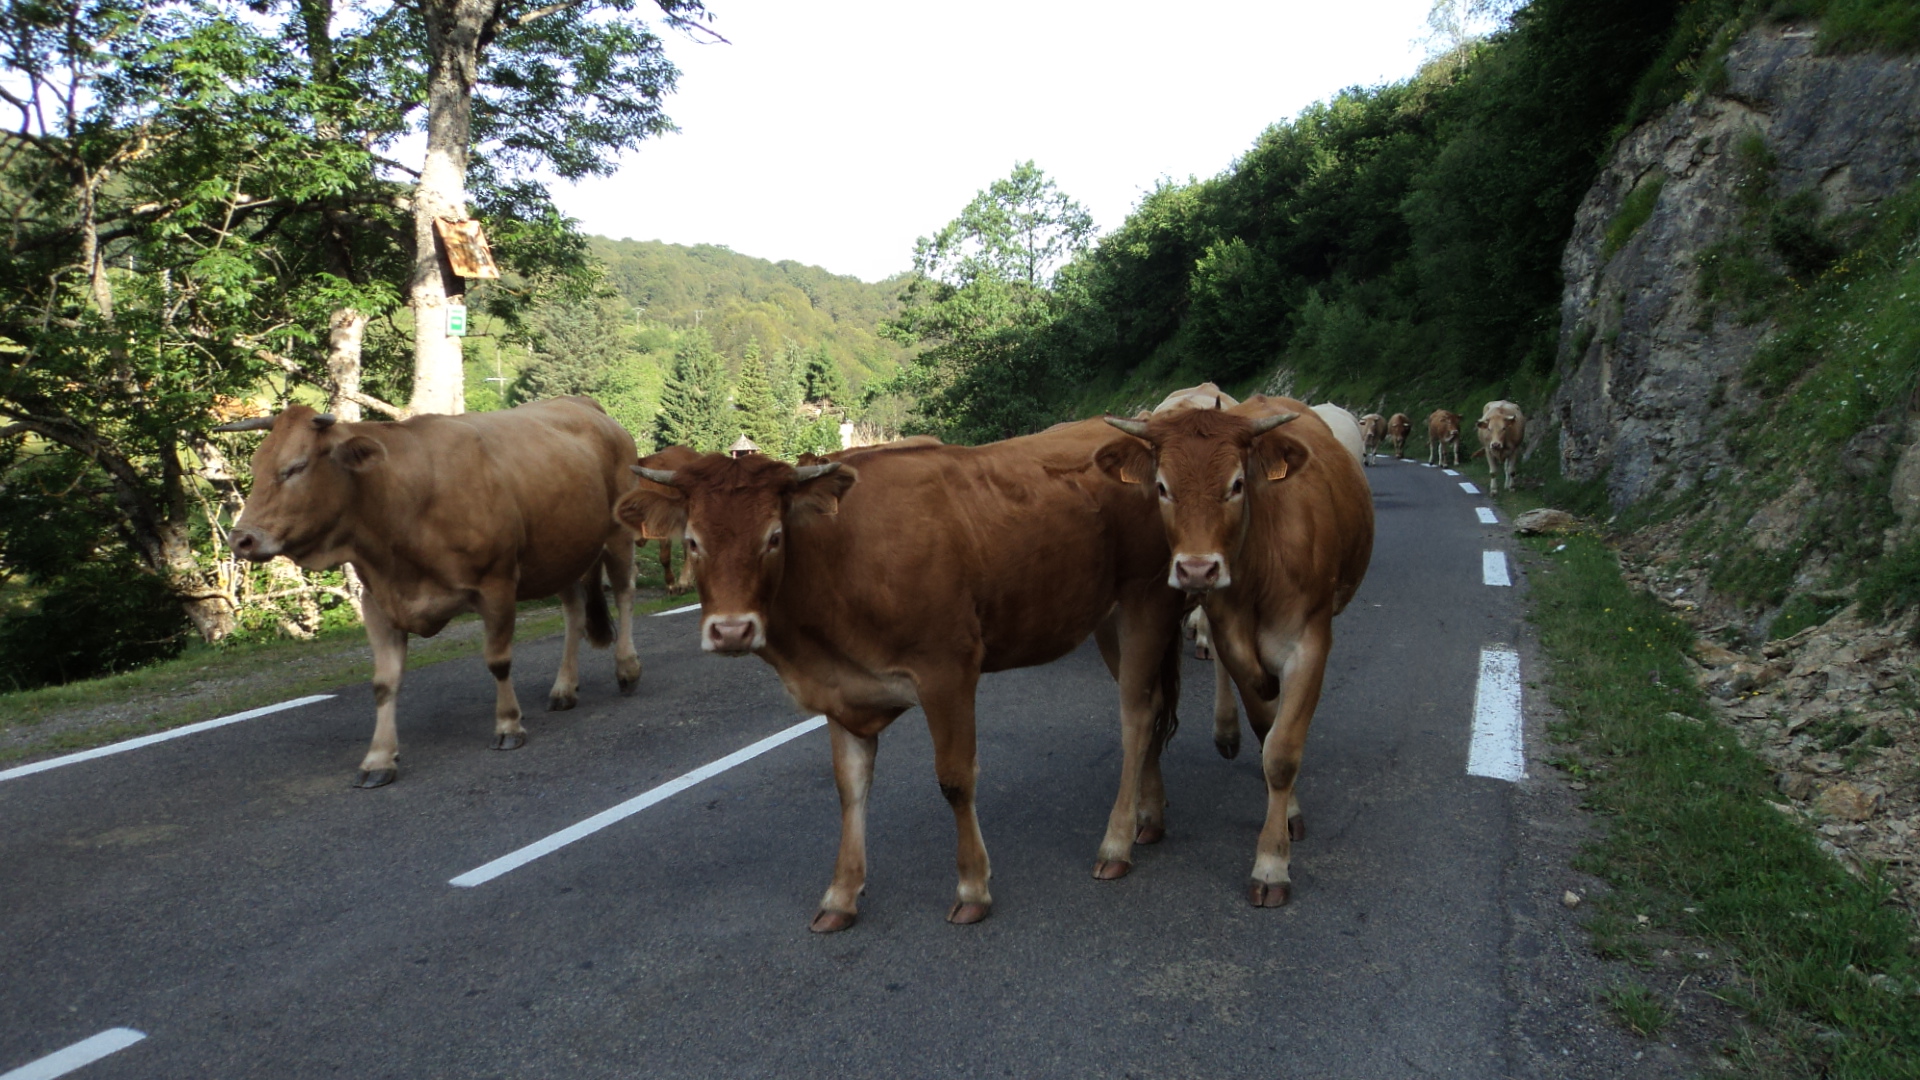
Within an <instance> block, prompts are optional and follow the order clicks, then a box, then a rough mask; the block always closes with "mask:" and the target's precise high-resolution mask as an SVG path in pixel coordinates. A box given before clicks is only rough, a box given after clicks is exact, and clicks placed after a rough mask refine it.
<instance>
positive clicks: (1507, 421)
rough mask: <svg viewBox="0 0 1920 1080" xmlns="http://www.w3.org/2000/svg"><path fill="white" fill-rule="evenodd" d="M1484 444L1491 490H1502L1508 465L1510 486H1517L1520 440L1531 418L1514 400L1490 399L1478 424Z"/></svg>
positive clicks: (1524, 434)
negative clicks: (1515, 470)
mask: <svg viewBox="0 0 1920 1080" xmlns="http://www.w3.org/2000/svg"><path fill="white" fill-rule="evenodd" d="M1474 427H1475V429H1476V430H1478V432H1479V434H1480V445H1481V446H1482V447H1484V448H1486V451H1487V494H1489V495H1498V494H1500V470H1501V467H1502V466H1505V468H1506V472H1507V490H1508V491H1512V490H1513V467H1514V465H1516V464H1518V463H1519V461H1520V444H1521V442H1522V441H1523V440H1525V439H1526V437H1527V418H1526V415H1525V414H1523V413H1522V412H1521V411H1520V406H1518V405H1515V404H1514V403H1513V402H1511V401H1489V402H1487V407H1486V408H1485V409H1483V410H1481V412H1480V419H1479V421H1478V422H1476V423H1475V424H1474Z"/></svg>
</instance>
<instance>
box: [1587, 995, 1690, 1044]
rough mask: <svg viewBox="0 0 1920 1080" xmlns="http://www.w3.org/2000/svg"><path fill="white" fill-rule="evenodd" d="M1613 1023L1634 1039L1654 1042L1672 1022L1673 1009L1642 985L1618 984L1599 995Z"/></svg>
mask: <svg viewBox="0 0 1920 1080" xmlns="http://www.w3.org/2000/svg"><path fill="white" fill-rule="evenodd" d="M1600 999H1601V1000H1602V1001H1604V1002H1606V1003H1607V1008H1609V1009H1611V1010H1612V1011H1613V1016H1614V1019H1616V1020H1618V1021H1620V1023H1621V1024H1622V1025H1623V1026H1624V1027H1625V1028H1626V1029H1627V1030H1628V1031H1631V1032H1633V1033H1634V1034H1635V1035H1640V1036H1644V1037H1646V1038H1652V1037H1653V1036H1655V1035H1658V1034H1660V1032H1662V1031H1664V1030H1665V1029H1666V1026H1667V1025H1668V1024H1670V1023H1672V1022H1673V1016H1674V1011H1673V1007H1672V1005H1670V1004H1669V1003H1668V1002H1667V1001H1666V1000H1664V999H1662V998H1661V997H1660V995H1658V994H1656V993H1654V992H1653V991H1651V990H1649V989H1647V988H1646V987H1644V986H1642V985H1640V984H1639V983H1633V982H1628V983H1616V984H1615V985H1613V986H1609V987H1607V988H1606V989H1605V990H1602V991H1601V992H1600Z"/></svg>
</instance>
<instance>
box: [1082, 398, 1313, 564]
mask: <svg viewBox="0 0 1920 1080" xmlns="http://www.w3.org/2000/svg"><path fill="white" fill-rule="evenodd" d="M1298 416H1299V414H1298V413H1292V412H1286V413H1276V414H1274V415H1271V416H1260V417H1247V416H1241V415H1239V414H1238V413H1231V412H1222V411H1219V410H1216V409H1180V410H1175V411H1172V412H1165V413H1157V414H1155V415H1154V416H1152V417H1150V418H1148V419H1147V420H1144V421H1142V420H1122V419H1120V418H1119V417H1114V416H1109V417H1107V418H1106V420H1107V423H1109V424H1112V425H1113V426H1114V427H1116V428H1119V429H1120V430H1121V431H1124V432H1126V433H1127V435H1128V437H1127V438H1124V439H1116V440H1114V441H1113V442H1110V443H1108V444H1106V445H1105V446H1102V447H1101V448H1100V449H1099V450H1098V451H1096V452H1095V454H1094V462H1095V464H1097V465H1098V466H1099V468H1100V470H1101V471H1102V472H1104V473H1106V474H1107V475H1108V476H1111V477H1113V478H1114V479H1116V480H1119V481H1121V482H1122V483H1127V484H1143V485H1151V486H1152V489H1153V493H1154V496H1155V497H1156V498H1158V499H1159V500H1160V518H1161V520H1162V521H1163V522H1165V523H1166V527H1167V544H1168V546H1169V547H1170V548H1172V549H1173V561H1172V563H1171V564H1170V565H1169V566H1168V568H1167V584H1168V585H1171V586H1172V587H1174V588H1176V589H1184V590H1186V591H1188V592H1195V593H1198V592H1207V591H1210V590H1213V589H1224V588H1226V587H1227V586H1228V585H1231V584H1232V583H1233V565H1232V561H1233V560H1234V559H1235V558H1238V557H1239V554H1240V547H1241V544H1242V542H1243V541H1244V540H1245V539H1246V535H1247V523H1248V517H1247V499H1248V496H1249V494H1251V493H1257V492H1258V490H1259V489H1260V488H1262V487H1263V486H1265V485H1267V484H1275V483H1283V482H1285V481H1286V479H1287V478H1288V477H1290V476H1294V475H1296V474H1298V473H1299V471H1300V469H1301V467H1302V466H1304V465H1305V464H1306V463H1307V460H1308V459H1309V458H1310V457H1311V456H1312V452H1311V451H1309V450H1308V449H1307V447H1306V446H1305V445H1304V444H1303V443H1301V442H1300V441H1299V440H1298V439H1295V438H1293V437H1292V436H1290V435H1288V434H1287V433H1286V432H1285V431H1284V430H1277V429H1279V428H1280V427H1281V425H1283V424H1285V423H1287V422H1288V421H1290V420H1293V419H1295V418H1296V417H1298Z"/></svg>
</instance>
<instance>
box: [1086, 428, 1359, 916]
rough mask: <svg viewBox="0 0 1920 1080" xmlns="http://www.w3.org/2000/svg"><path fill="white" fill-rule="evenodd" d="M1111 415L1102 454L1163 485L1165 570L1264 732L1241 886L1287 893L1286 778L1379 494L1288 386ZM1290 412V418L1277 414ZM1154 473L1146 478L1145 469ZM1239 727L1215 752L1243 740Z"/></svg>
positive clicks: (1258, 900)
mask: <svg viewBox="0 0 1920 1080" xmlns="http://www.w3.org/2000/svg"><path fill="white" fill-rule="evenodd" d="M1107 422H1108V423H1109V424H1112V425H1113V426H1114V427H1117V428H1119V429H1120V430H1121V431H1124V432H1126V433H1127V436H1128V437H1127V438H1123V439H1117V440H1115V441H1113V442H1110V443H1109V444H1108V445H1107V446H1105V447H1102V448H1101V450H1100V451H1099V453H1098V455H1097V457H1096V460H1097V461H1098V463H1099V465H1100V467H1101V468H1102V469H1103V470H1104V471H1106V472H1107V473H1108V475H1110V476H1113V477H1115V478H1117V479H1120V480H1123V481H1127V482H1131V483H1134V484H1138V485H1139V488H1138V490H1140V491H1141V492H1142V499H1143V501H1144V500H1146V499H1153V498H1155V497H1156V496H1157V501H1158V503H1159V507H1160V516H1161V520H1162V522H1163V523H1164V525H1165V527H1166V533H1167V539H1168V543H1169V547H1170V549H1171V564H1170V567H1169V571H1168V583H1169V584H1171V585H1173V586H1175V587H1177V588H1180V589H1183V590H1186V591H1187V592H1189V593H1192V594H1197V595H1199V596H1201V597H1202V598H1203V603H1204V606H1205V609H1206V612H1207V621H1208V623H1209V625H1210V626H1211V627H1212V630H1213V646H1214V651H1215V656H1216V657H1217V658H1218V659H1219V661H1220V662H1222V663H1224V664H1225V666H1226V669H1227V671H1228V673H1229V674H1230V675H1231V677H1232V679H1233V682H1234V683H1235V685H1237V686H1238V687H1239V690H1240V696H1241V700H1242V702H1243V703H1244V704H1245V706H1246V710H1247V719H1248V722H1249V723H1250V724H1251V725H1252V727H1253V731H1254V734H1255V736H1257V737H1258V738H1259V739H1260V740H1261V765H1262V769H1263V771H1264V772H1265V774H1266V780H1267V818H1266V825H1265V827H1264V828H1263V829H1262V830H1261V832H1260V840H1259V843H1258V846H1257V847H1256V849H1255V856H1254V863H1253V873H1252V877H1251V880H1250V881H1249V883H1248V889H1247V898H1248V900H1249V901H1250V902H1251V903H1253V904H1254V905H1255V906H1256V907H1278V906H1279V905H1281V904H1284V903H1286V902H1287V900H1288V898H1289V896H1290V894H1291V883H1290V878H1289V877H1288V872H1287V871H1288V863H1289V859H1290V856H1291V848H1292V841H1293V840H1297V839H1300V838H1301V837H1302V836H1304V835H1305V830H1304V828H1303V826H1302V822H1301V818H1300V807H1299V802H1298V800H1297V799H1296V798H1295V794H1294V786H1295V781H1296V778H1297V777H1298V776H1299V772H1300V758H1301V752H1302V749H1303V748H1304V747H1305V745H1306V739H1307V728H1308V725H1309V724H1310V723H1311V722H1312V720H1313V712H1314V708H1315V706H1317V705H1318V704H1319V700H1320V688H1321V682H1322V680H1323V678H1324V676H1325V673H1326V663H1327V653H1328V651H1329V649H1331V647H1332V645H1333V617H1334V616H1335V615H1337V614H1339V613H1340V611H1341V609H1343V608H1344V607H1346V605H1347V602H1348V601H1349V600H1351V599H1353V594H1354V593H1355V591H1357V590H1358V589H1359V587H1360V581H1361V579H1362V578H1363V577H1364V576H1365V575H1366V570H1367V563H1368V561H1369V560H1370V559H1371V557H1372V552H1373V503H1372V498H1371V494H1370V491H1369V488H1368V485H1367V480H1366V476H1365V474H1364V473H1362V472H1361V468H1360V464H1359V463H1358V462H1357V461H1355V460H1354V457H1353V455H1352V454H1351V453H1350V452H1349V451H1348V450H1347V449H1346V448H1345V447H1344V446H1343V445H1342V444H1341V443H1340V441H1339V440H1337V439H1336V438H1335V437H1334V435H1333V433H1332V432H1331V431H1330V430H1329V429H1328V428H1327V426H1326V425H1325V423H1324V422H1322V421H1321V420H1320V419H1319V417H1318V416H1316V415H1314V414H1313V413H1312V412H1311V411H1310V410H1309V409H1308V408H1307V407H1306V406H1305V405H1304V404H1302V403H1301V402H1298V401H1293V400H1291V399H1288V398H1265V397H1255V398H1252V399H1249V400H1248V401H1247V402H1245V403H1244V404H1242V405H1241V406H1239V407H1238V408H1235V409H1232V410H1229V411H1226V412H1220V411H1216V410H1203V409H1187V410H1180V411H1177V412H1169V413H1162V414H1158V415H1155V416H1153V417H1152V418H1151V419H1149V420H1146V421H1136V420H1119V419H1117V418H1114V417H1108V418H1107ZM1283 425H1284V426H1283ZM1149 481H1150V482H1151V486H1149V483H1148V482H1149ZM1239 734H1240V732H1239V727H1238V725H1237V724H1236V725H1235V726H1234V728H1233V729H1232V736H1231V738H1230V739H1228V740H1225V741H1221V740H1220V739H1219V736H1218V733H1216V742H1217V744H1218V745H1219V748H1220V752H1221V753H1222V754H1224V755H1226V756H1228V757H1232V756H1234V755H1235V754H1237V753H1238V752H1239Z"/></svg>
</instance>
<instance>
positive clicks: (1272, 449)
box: [1253, 431, 1313, 480]
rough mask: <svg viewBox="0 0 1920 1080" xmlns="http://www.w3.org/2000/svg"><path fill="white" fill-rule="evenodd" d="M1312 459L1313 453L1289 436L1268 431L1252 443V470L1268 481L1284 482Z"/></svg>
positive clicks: (1303, 444)
mask: <svg viewBox="0 0 1920 1080" xmlns="http://www.w3.org/2000/svg"><path fill="white" fill-rule="evenodd" d="M1312 458H1313V451H1311V450H1309V449H1307V445H1306V444H1305V443H1303V442H1301V441H1300V440H1298V439H1296V438H1294V437H1293V436H1291V435H1286V434H1282V433H1281V432H1279V431H1269V432H1267V433H1266V434H1265V435H1262V436H1260V437H1259V438H1257V439H1255V440H1254V441H1253V468H1254V471H1255V472H1256V473H1258V474H1259V475H1261V476H1264V477H1266V478H1267V479H1269V480H1285V479H1286V478H1287V477H1289V476H1292V475H1294V474H1295V473H1298V472H1299V471H1300V469H1301V468H1302V467H1303V466H1305V465H1306V463H1307V462H1308V461H1310V460H1312Z"/></svg>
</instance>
